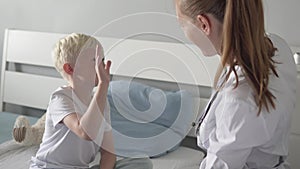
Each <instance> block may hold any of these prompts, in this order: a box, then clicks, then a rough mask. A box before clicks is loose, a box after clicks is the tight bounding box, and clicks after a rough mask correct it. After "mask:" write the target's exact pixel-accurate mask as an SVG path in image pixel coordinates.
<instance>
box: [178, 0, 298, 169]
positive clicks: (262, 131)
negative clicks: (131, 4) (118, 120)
mask: <svg viewBox="0 0 300 169" xmlns="http://www.w3.org/2000/svg"><path fill="white" fill-rule="evenodd" d="M176 11H177V16H178V19H179V21H180V23H181V25H182V27H183V30H184V31H185V34H186V36H187V37H188V38H189V39H190V40H191V41H193V42H194V43H195V44H196V45H197V46H198V47H199V48H200V49H201V50H202V52H203V54H204V55H206V56H209V55H214V54H219V55H220V57H221V69H220V70H221V71H220V72H221V73H217V74H216V77H215V79H216V83H215V84H216V85H215V92H214V93H213V97H212V99H211V101H210V102H209V104H208V106H207V108H206V110H205V111H204V113H203V114H202V116H201V117H200V119H199V120H198V121H197V123H196V127H197V131H198V132H197V139H198V145H199V146H200V147H202V148H204V149H206V150H207V156H206V157H205V159H204V160H203V161H202V162H201V165H200V168H201V169H204V168H205V169H210V168H214V169H219V168H222V169H242V168H243V169H246V168H256V169H262V168H264V169H265V168H289V166H288V164H287V162H286V157H287V155H288V137H289V128H290V114H291V113H292V112H293V111H294V109H295V103H296V94H295V93H296V73H297V71H296V66H295V64H294V62H293V57H292V53H291V50H290V49H289V47H288V45H287V44H286V42H285V41H284V40H283V39H281V38H280V37H278V36H276V35H267V34H266V33H265V30H264V13H263V5H262V0H176ZM196 28H197V29H196ZM208 40H209V41H208ZM209 44H211V45H212V46H213V48H212V47H210V46H209ZM213 49H215V50H213Z"/></svg>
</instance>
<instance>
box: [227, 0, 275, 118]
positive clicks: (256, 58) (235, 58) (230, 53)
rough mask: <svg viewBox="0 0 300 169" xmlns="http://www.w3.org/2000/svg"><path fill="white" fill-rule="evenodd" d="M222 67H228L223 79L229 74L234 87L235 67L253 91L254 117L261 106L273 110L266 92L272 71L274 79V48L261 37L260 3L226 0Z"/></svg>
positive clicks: (262, 26) (262, 33)
mask: <svg viewBox="0 0 300 169" xmlns="http://www.w3.org/2000/svg"><path fill="white" fill-rule="evenodd" d="M221 51H222V58H221V59H222V65H229V71H228V72H227V75H226V79H228V78H229V75H230V74H231V73H232V72H233V73H234V74H235V78H236V82H237V83H236V85H235V87H237V86H238V76H237V72H236V70H235V66H236V65H239V66H241V67H242V70H243V73H244V75H245V76H246V78H247V79H248V80H249V81H250V83H251V85H252V87H253V89H254V91H255V92H256V98H255V99H256V102H257V105H258V108H259V110H258V115H259V114H260V112H261V110H262V108H263V106H264V107H265V108H266V109H267V111H270V105H271V106H272V108H275V103H274V99H276V98H275V96H274V95H273V94H272V93H271V92H270V90H269V89H268V84H269V75H270V73H271V71H272V73H274V74H275V75H276V76H277V77H278V74H277V72H276V70H275V61H274V60H273V59H272V56H274V54H275V51H276V48H274V46H273V44H272V42H271V40H270V39H269V38H268V37H267V35H266V34H265V27H264V13H263V5H262V0H227V4H226V8H225V14H224V22H223V39H222V49H221Z"/></svg>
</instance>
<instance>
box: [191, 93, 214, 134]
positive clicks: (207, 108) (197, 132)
mask: <svg viewBox="0 0 300 169" xmlns="http://www.w3.org/2000/svg"><path fill="white" fill-rule="evenodd" d="M218 93H219V91H218V90H217V91H216V92H215V93H214V95H213V97H212V98H211V99H210V101H209V103H208V104H207V106H206V109H205V111H204V112H203V113H201V115H200V116H199V117H198V118H197V119H196V121H195V122H193V123H192V126H193V127H195V128H196V130H195V134H196V135H198V134H199V130H200V126H201V124H202V123H203V121H204V119H205V117H206V116H207V114H208V112H209V110H210V108H211V105H212V104H213V102H214V101H215V99H216V98H217V95H218Z"/></svg>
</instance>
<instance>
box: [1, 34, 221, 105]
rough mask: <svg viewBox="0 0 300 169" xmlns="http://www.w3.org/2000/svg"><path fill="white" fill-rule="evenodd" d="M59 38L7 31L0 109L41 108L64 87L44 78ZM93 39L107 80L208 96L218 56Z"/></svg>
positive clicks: (180, 46) (177, 46)
mask: <svg viewBox="0 0 300 169" xmlns="http://www.w3.org/2000/svg"><path fill="white" fill-rule="evenodd" d="M64 36H66V34H59V33H46V32H34V31H25V30H14V29H7V30H6V32H5V41H4V48H3V63H2V71H1V73H2V74H1V75H2V76H1V77H2V79H1V90H0V93H1V98H0V110H3V103H11V104H16V105H21V106H27V107H32V108H37V109H46V107H47V104H48V101H49V96H50V94H51V92H52V91H54V90H55V89H56V88H57V87H58V86H60V85H63V84H65V81H64V80H63V79H62V78H61V77H60V76H53V75H49V74H47V70H48V69H49V70H52V71H53V70H54V66H53V61H52V57H51V53H52V49H53V47H54V44H55V43H56V42H57V41H58V40H59V39H60V38H62V37H64ZM96 38H97V39H98V40H99V41H100V42H101V44H102V45H103V48H104V51H105V57H106V58H107V59H110V60H112V62H113V64H112V68H111V73H112V75H113V77H112V80H115V79H122V78H123V79H124V78H127V79H128V78H130V79H132V78H135V79H140V80H143V81H144V82H146V83H149V84H152V86H155V87H160V88H162V89H172V88H173V87H174V84H175V86H177V87H178V86H179V88H185V89H188V90H190V91H191V92H192V93H193V94H194V95H195V96H196V97H199V96H200V90H201V91H202V92H201V93H204V94H203V95H202V96H203V97H204V98H205V97H208V96H209V92H210V86H211V84H212V79H213V76H214V74H215V71H216V68H217V65H218V62H219V58H218V57H211V58H206V57H199V55H201V52H200V51H199V50H198V48H197V47H195V46H194V45H188V44H184V43H171V42H158V41H145V40H133V39H116V38H105V37H96ZM22 66H25V67H26V66H31V67H35V71H33V72H32V71H31V72H30V71H29V72H26V71H24V70H23V69H22V68H20V67H22ZM11 67H13V68H11ZM44 69H47V70H46V71H45V70H44ZM41 72H46V73H41ZM53 72H56V71H53Z"/></svg>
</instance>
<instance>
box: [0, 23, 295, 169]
mask: <svg viewBox="0 0 300 169" xmlns="http://www.w3.org/2000/svg"><path fill="white" fill-rule="evenodd" d="M64 36H65V34H60V33H47V32H36V31H26V30H15V29H7V30H6V31H5V40H4V48H3V62H2V71H1V78H2V79H1V88H0V93H1V97H0V111H3V112H12V113H15V115H14V116H12V119H14V118H15V117H16V113H17V114H18V113H19V114H25V115H26V114H29V115H31V116H36V117H40V116H41V115H42V114H43V113H44V112H45V109H46V107H47V103H48V100H49V96H50V94H51V92H52V91H54V90H55V89H56V88H57V87H58V86H61V85H64V84H65V82H64V80H63V79H62V78H61V77H60V75H59V74H58V73H56V71H55V70H54V67H53V63H52V60H51V50H52V48H53V45H54V44H55V42H56V41H57V40H58V39H60V38H61V37H64ZM96 37H97V39H98V40H99V41H100V42H101V43H102V45H103V48H104V51H105V57H106V58H107V59H110V60H112V62H113V65H112V68H111V75H112V78H111V80H112V82H113V81H134V82H136V83H139V84H144V85H147V86H149V87H153V88H157V89H161V90H163V91H179V90H184V91H188V92H189V93H190V94H191V97H192V102H193V106H192V112H193V114H192V117H193V119H194V118H196V116H197V115H199V113H201V110H202V109H203V108H204V106H205V105H206V103H207V100H208V98H209V96H210V90H211V86H212V82H213V78H212V77H213V76H214V74H215V72H216V68H217V66H216V65H218V63H219V60H218V57H210V58H207V57H203V56H201V52H200V51H199V49H198V48H197V47H195V46H194V45H190V44H185V43H181V42H178V41H177V42H158V41H146V40H134V39H116V38H108V37H98V36H97V35H96ZM293 49H294V50H295V51H296V50H298V49H299V48H293ZM298 111H299V108H298ZM0 113H1V114H0V117H1V115H4V114H3V113H2V112H0ZM298 114H299V113H298ZM296 116H298V117H297V118H298V119H299V115H297V114H296ZM33 118H34V117H33ZM33 121H34V119H33ZM294 123H295V122H294V121H293V124H294ZM188 127H189V128H188V131H187V132H186V134H185V138H184V140H183V141H182V142H180V145H179V146H177V147H176V148H175V149H174V150H172V151H166V152H165V153H164V154H160V155H159V156H157V157H153V158H151V160H152V162H153V165H154V169H182V168H185V169H198V168H199V164H200V162H201V159H203V157H204V153H203V152H202V150H201V149H199V148H197V146H196V138H195V136H194V134H193V133H194V131H193V128H192V121H191V122H190V123H189V124H188ZM292 128H293V131H292V136H291V138H293V139H291V140H292V141H291V142H292V143H291V144H292V146H295V145H296V143H299V142H298V141H297V140H299V138H300V136H299V135H300V131H299V126H298V125H297V126H296V125H293V126H292ZM0 137H1V135H0ZM37 149H38V146H30V147H24V146H20V145H18V144H16V143H15V142H14V141H13V140H8V141H6V142H4V143H2V144H1V145H0V168H19V169H23V168H28V162H29V159H30V157H31V156H33V155H34V154H35V152H36V151H37ZM296 150H297V149H296ZM292 153H293V157H291V158H290V159H291V162H292V164H293V163H294V164H295V165H294V164H293V165H294V166H297V165H299V164H297V160H295V159H296V158H295V157H297V156H296V155H298V156H299V151H293V152H292ZM298 163H299V162H298ZM293 168H294V167H293ZM296 168H297V167H296Z"/></svg>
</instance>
